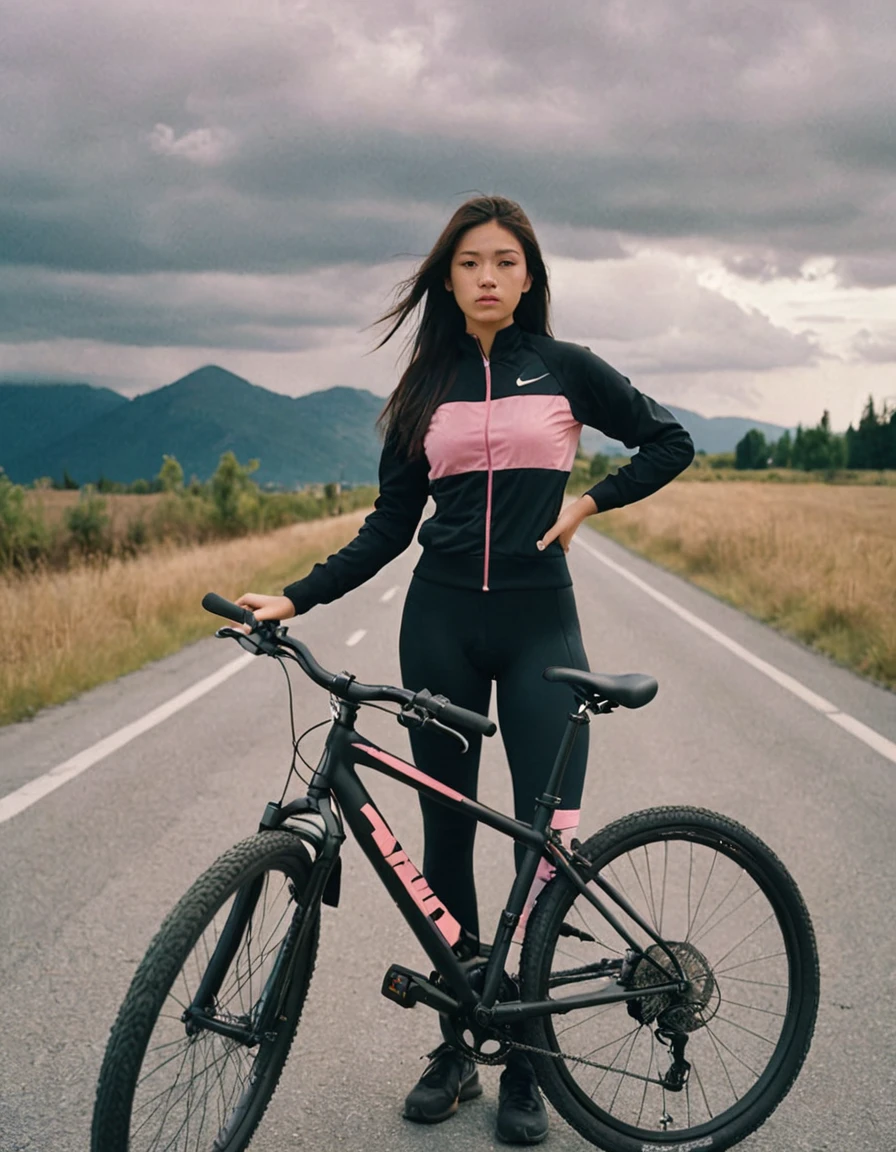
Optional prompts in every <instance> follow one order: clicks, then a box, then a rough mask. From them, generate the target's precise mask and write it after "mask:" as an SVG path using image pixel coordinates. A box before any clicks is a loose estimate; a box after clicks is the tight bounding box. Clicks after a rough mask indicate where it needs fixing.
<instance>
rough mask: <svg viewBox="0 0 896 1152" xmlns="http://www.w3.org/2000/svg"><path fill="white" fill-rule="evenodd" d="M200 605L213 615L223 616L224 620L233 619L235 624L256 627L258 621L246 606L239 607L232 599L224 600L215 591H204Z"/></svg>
mask: <svg viewBox="0 0 896 1152" xmlns="http://www.w3.org/2000/svg"><path fill="white" fill-rule="evenodd" d="M202 607H203V608H204V609H205V610H206V612H211V613H212V615H214V616H223V617H224V619H225V620H234V621H235V622H236V623H237V624H248V625H249V627H250V628H252V629H255V628H257V627H258V621H257V620H256V619H255V616H254V614H253V613H252V612H251V611H250V609H248V608H240V606H239V604H234V603H233V601H232V600H225V599H224V597H223V596H219V595H218V593H217V592H206V594H205V595H204V596H203V597H202Z"/></svg>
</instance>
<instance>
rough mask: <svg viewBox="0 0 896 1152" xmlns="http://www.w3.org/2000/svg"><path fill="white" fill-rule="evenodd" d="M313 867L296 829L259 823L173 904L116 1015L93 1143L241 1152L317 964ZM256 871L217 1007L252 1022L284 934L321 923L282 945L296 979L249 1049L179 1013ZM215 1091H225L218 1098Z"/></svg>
mask: <svg viewBox="0 0 896 1152" xmlns="http://www.w3.org/2000/svg"><path fill="white" fill-rule="evenodd" d="M310 868H311V862H310V859H309V856H308V853H307V851H306V849H305V847H304V845H303V844H302V842H301V841H300V840H299V839H298V837H297V836H295V835H294V834H292V833H290V832H288V831H268V832H261V833H258V834H256V835H255V836H252V837H250V838H249V839H247V840H244V841H242V842H241V843H239V844H237V845H235V846H234V847H233V848H231V849H230V850H229V851H227V852H225V853H224V854H223V855H222V856H220V857H219V858H218V860H216V861H215V863H214V864H212V866H211V867H210V868H209V869H208V870H207V871H206V872H205V873H204V874H203V875H202V876H201V877H200V878H199V879H198V880H197V881H196V882H195V884H194V885H193V886H192V887H191V888H190V889H189V891H188V892H187V893H186V894H185V895H184V896H183V898H182V899H181V900H180V902H179V903H178V904H177V905H176V906H175V907H174V908H173V909H172V911H171V912H170V913H169V915H168V917H167V918H166V920H165V921H164V923H163V924H162V926H161V928H160V929H159V931H158V933H157V935H156V937H155V939H154V940H153V941H152V943H151V944H150V946H149V949H148V951H147V953H146V955H145V957H144V958H143V960H142V962H141V963H140V965H139V967H138V968H137V971H136V972H135V974H134V977H133V980H132V982H131V986H130V988H129V990H128V992H127V994H126V996H125V999H124V1001H123V1003H122V1006H121V1008H120V1010H119V1013H118V1017H117V1019H116V1021H115V1023H114V1025H113V1026H112V1030H111V1034H110V1037H109V1041H108V1045H107V1048H106V1054H105V1058H104V1060H103V1065H102V1068H101V1070H100V1076H99V1081H98V1084H97V1094H96V1101H95V1105H94V1113H93V1124H92V1130H91V1149H92V1152H152V1150H154V1149H162V1148H165V1149H170V1150H171V1152H177V1150H179V1149H182V1148H183V1149H186V1148H187V1147H189V1148H190V1149H203V1150H204V1149H209V1150H211V1149H212V1148H214V1150H215V1152H241V1150H242V1149H244V1148H245V1147H246V1146H247V1144H248V1143H249V1141H250V1140H251V1138H252V1135H253V1133H254V1131H255V1129H256V1128H257V1126H258V1123H259V1121H260V1120H261V1117H262V1115H263V1114H264V1111H265V1109H266V1108H267V1105H268V1103H269V1101H270V1099H271V1096H272V1095H273V1093H274V1089H275V1088H276V1086H277V1082H278V1080H279V1078H280V1073H281V1071H282V1069H283V1065H284V1064H285V1062H286V1058H287V1056H288V1055H289V1051H290V1048H291V1046H292V1041H293V1037H294V1035H295V1032H296V1028H297V1026H298V1023H299V1017H300V1016H301V1012H302V1007H303V1005H304V1002H305V997H306V995H307V992H308V986H309V983H310V980H311V974H312V972H313V969H314V962H315V958H316V954H317V942H318V935H319V928H320V910H319V906H317V907H308V908H303V907H302V906H301V903H300V902H301V898H302V893H303V892H304V891H305V887H306V884H307V880H308V875H309V872H310ZM253 882H254V883H255V884H256V886H257V887H258V890H259V895H258V899H257V902H256V903H255V904H254V912H253V914H252V917H251V919H250V922H249V924H248V925H247V929H246V931H245V933H244V934H243V935H242V936H241V938H240V940H239V945H238V950H237V951H236V954H235V955H234V956H233V958H232V962H231V963H230V965H229V966H228V969H227V973H226V976H225V977H224V980H223V982H222V983H221V985H220V988H219V991H218V993H217V994H216V997H215V1009H214V1012H215V1015H216V1016H220V1018H221V1019H224V1020H227V1021H232V1022H239V1023H240V1026H244V1025H246V1026H248V1022H249V1021H250V1020H251V1019H252V1012H253V1010H255V1009H256V1008H257V1003H258V1000H257V998H258V996H259V995H260V994H261V990H262V988H263V987H265V984H266V983H267V981H268V978H269V977H270V975H271V969H272V967H273V964H274V962H275V960H276V958H277V957H278V955H281V949H283V948H284V947H285V948H286V950H287V952H288V950H289V949H290V945H289V944H288V943H287V944H286V945H284V939H285V938H286V933H287V931H288V930H289V929H290V926H291V928H292V931H291V937H290V938H291V939H292V940H293V941H294V940H295V931H296V929H297V928H298V918H301V917H306V916H309V915H310V916H313V917H314V922H313V924H312V925H311V926H310V931H309V934H308V935H307V936H306V937H305V941H304V943H303V946H302V950H301V954H298V953H296V954H295V955H294V956H292V955H291V953H290V954H289V955H287V952H284V953H283V954H282V958H281V964H282V963H283V962H284V961H288V963H287V964H286V966H285V969H284V968H282V967H281V968H280V969H279V971H281V972H282V971H284V970H289V971H291V973H292V978H291V981H290V984H289V987H288V989H287V990H286V992H285V1000H284V1001H283V1004H282V1011H281V1012H280V1014H279V1017H278V1022H277V1024H276V1026H275V1028H274V1029H273V1031H268V1033H267V1035H266V1038H264V1039H262V1041H261V1042H260V1043H259V1044H257V1045H256V1046H255V1047H252V1048H249V1047H247V1046H246V1045H244V1044H242V1043H241V1042H239V1041H237V1040H232V1039H230V1038H228V1037H225V1036H222V1035H221V1034H220V1033H216V1032H213V1031H209V1030H207V1029H204V1028H202V1029H200V1030H199V1031H198V1032H194V1034H193V1035H190V1034H189V1031H188V1028H187V1026H186V1025H185V1024H184V1023H183V1020H182V1017H181V1013H182V1011H183V1010H184V1009H185V1008H186V1007H187V1006H188V1005H189V1004H190V1003H191V1000H192V997H193V996H194V995H195V991H196V987H197V986H198V984H199V980H200V978H201V975H202V973H203V972H204V970H205V968H206V966H207V964H208V957H209V955H210V954H211V951H212V950H213V948H214V945H215V943H216V942H217V940H218V939H220V930H221V927H222V926H223V924H224V922H225V921H226V915H227V911H228V908H229V907H230V906H231V904H232V899H233V898H234V897H235V895H236V893H238V892H239V891H240V890H243V889H244V888H245V886H247V885H252V883H253ZM274 984H276V978H275V980H274V981H272V986H271V987H269V988H268V992H269V993H271V992H273V994H275V995H276V994H277V992H280V991H282V985H281V987H279V988H278V987H273V985H274ZM247 989H248V990H247ZM206 1057H208V1059H206ZM172 1077H173V1080H172V1079H171V1078H172ZM169 1081H170V1083H169ZM203 1093H204V1098H200V1097H202V1096H203ZM213 1093H216V1094H217V1098H216V1099H213V1100H210V1099H209V1096H210V1095H211V1094H213Z"/></svg>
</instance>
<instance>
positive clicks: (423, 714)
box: [398, 706, 470, 755]
mask: <svg viewBox="0 0 896 1152" xmlns="http://www.w3.org/2000/svg"><path fill="white" fill-rule="evenodd" d="M398 723H399V724H401V726H402V727H403V728H426V727H427V726H428V725H430V724H433V725H435V727H436V728H439V729H441V731H442V732H444V733H446V735H448V736H453V737H454V739H455V740H457V741H458V742H459V743H460V746H461V755H463V753H464V752H469V750H470V742H469V741H468V740H467V738H466V736H464V735H463V733H462V732H458V731H456V730H455V729H454V728H449V727H448V725H447V724H443V723H442V722H441V720H437V719H436V718H435V716H433V715H432V714H431V713H430V712H427V711H425V710H424V709H422V708H415V707H413V706H406V707H404V708H402V710H401V711H400V712H399V713H398Z"/></svg>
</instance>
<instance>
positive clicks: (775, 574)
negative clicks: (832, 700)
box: [591, 481, 896, 688]
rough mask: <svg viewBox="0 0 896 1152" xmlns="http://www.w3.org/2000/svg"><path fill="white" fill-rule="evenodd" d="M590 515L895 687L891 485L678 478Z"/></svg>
mask: <svg viewBox="0 0 896 1152" xmlns="http://www.w3.org/2000/svg"><path fill="white" fill-rule="evenodd" d="M591 523H592V524H593V525H594V526H595V527H596V528H598V529H599V530H600V531H602V532H605V533H606V534H607V535H608V536H611V537H612V538H613V539H615V540H618V541H619V542H620V543H622V544H625V545H626V546H628V547H630V548H632V549H633V550H634V551H637V552H639V553H641V554H643V555H645V556H647V557H648V558H649V559H651V560H655V561H656V562H657V563H659V564H662V565H663V566H664V567H666V568H669V569H671V570H672V571H675V572H678V573H680V574H681V575H683V576H686V577H687V578H688V579H690V580H693V581H694V583H696V584H699V585H700V586H701V587H703V588H706V589H707V590H708V591H710V592H713V593H715V594H716V595H717V596H720V597H722V598H723V599H725V600H727V601H729V602H730V603H731V604H734V605H736V606H737V607H739V608H742V609H744V610H745V611H747V612H749V613H750V614H751V615H753V616H756V617H758V618H759V619H761V620H765V621H767V622H768V623H770V624H772V625H774V626H775V627H776V628H779V629H781V630H782V631H784V632H787V633H789V634H790V635H793V636H796V637H797V638H799V639H800V640H803V641H804V642H806V643H808V644H811V645H813V646H814V647H816V648H818V649H819V650H820V651H822V652H825V653H827V654H828V655H830V656H832V657H833V658H834V659H835V660H838V661H840V662H841V663H843V664H846V665H848V666H849V667H851V668H854V669H856V670H857V671H859V672H861V673H863V674H864V675H867V676H870V677H871V678H873V679H875V680H878V681H880V682H882V683H884V684H887V685H889V686H890V687H893V688H896V488H894V487H868V486H853V485H847V486H839V485H832V484H787V485H777V484H769V483H754V482H749V481H746V482H741V483H728V484H693V483H680V482H676V483H673V484H671V485H669V487H667V488H664V489H663V490H662V491H660V492H658V493H656V494H655V495H654V496H651V497H650V498H649V499H648V500H645V501H642V502H641V503H639V504H634V505H632V506H631V507H629V508H622V509H618V510H616V511H613V512H608V513H605V514H604V515H602V516H599V517H597V518H596V519H595V520H593V521H591Z"/></svg>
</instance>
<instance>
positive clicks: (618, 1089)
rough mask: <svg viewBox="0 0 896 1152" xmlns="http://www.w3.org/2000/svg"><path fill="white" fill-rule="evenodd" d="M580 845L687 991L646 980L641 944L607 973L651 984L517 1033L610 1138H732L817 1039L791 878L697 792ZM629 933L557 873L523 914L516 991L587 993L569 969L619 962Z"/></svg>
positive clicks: (583, 1122)
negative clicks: (675, 964) (696, 799)
mask: <svg viewBox="0 0 896 1152" xmlns="http://www.w3.org/2000/svg"><path fill="white" fill-rule="evenodd" d="M579 852H580V854H581V855H582V856H584V857H585V858H586V859H587V860H588V861H589V867H588V868H587V869H586V870H585V872H584V873H583V875H585V876H594V875H596V874H597V873H598V872H599V873H600V874H601V875H602V877H603V878H604V879H605V880H607V881H608V882H609V883H610V884H612V885H613V886H614V887H615V888H616V889H617V890H618V891H620V892H621V893H622V894H623V895H624V896H625V897H626V898H627V899H628V900H629V902H630V903H631V904H632V905H633V906H635V908H636V910H637V911H639V912H640V913H641V915H642V916H643V918H644V919H645V920H646V921H647V922H648V923H650V924H651V926H652V927H654V929H656V931H657V933H658V935H660V936H661V937H662V939H663V940H664V941H665V942H666V943H667V944H668V945H669V946H670V948H671V949H672V951H673V952H674V954H675V955H676V958H677V959H678V960H679V962H680V963H681V965H682V967H683V968H684V970H685V972H686V974H687V976H688V978H689V980H690V982H691V983H690V987H689V992H688V993H686V994H684V995H680V994H675V995H651V994H650V993H649V986H650V983H651V982H653V983H655V982H656V980H658V979H659V980H660V981H662V979H664V978H665V977H664V976H660V974H659V972H658V971H657V968H656V966H655V964H651V962H650V960H644V959H642V960H640V961H639V962H638V963H636V964H634V965H632V964H631V963H629V965H628V966H627V969H628V970H627V971H626V970H625V968H624V969H623V971H622V972H620V973H619V974H617V975H615V976H614V975H607V974H606V972H605V974H604V975H603V976H602V977H601V979H602V981H603V982H604V986H606V987H609V986H611V985H612V984H614V983H615V984H621V985H622V986H623V987H626V988H630V989H631V988H634V989H638V988H644V989H645V991H644V996H643V997H640V998H638V999H637V1000H635V1001H632V1002H631V1005H632V1006H631V1008H629V1006H628V1005H627V1004H626V1003H619V1002H617V1003H614V1004H609V1005H600V1006H598V1007H595V1006H592V1007H591V1008H588V1009H578V1010H575V1011H573V1012H569V1013H565V1014H555V1015H551V1016H544V1017H538V1018H535V1019H532V1020H530V1021H527V1022H526V1024H525V1025H524V1026H523V1028H522V1030H521V1033H520V1038H521V1040H522V1041H523V1042H524V1043H526V1044H528V1045H531V1046H532V1047H533V1048H536V1049H539V1050H540V1052H532V1053H530V1056H531V1059H532V1063H533V1066H534V1068H535V1072H536V1075H537V1077H538V1080H539V1083H540V1085H541V1087H542V1089H543V1090H544V1092H545V1095H546V1096H547V1097H548V1099H549V1100H550V1101H551V1103H552V1104H553V1105H554V1107H555V1108H556V1109H557V1111H558V1112H559V1113H560V1114H561V1115H562V1116H563V1117H564V1119H566V1120H567V1121H568V1122H569V1123H570V1124H571V1125H572V1127H573V1128H575V1129H576V1131H578V1132H579V1133H580V1134H581V1135H582V1136H584V1137H585V1139H586V1140H589V1141H591V1142H592V1143H593V1144H596V1145H597V1146H599V1147H600V1148H603V1149H605V1150H606V1152H651V1150H655V1152H659V1150H662V1152H675V1150H676V1149H680V1150H681V1152H685V1150H687V1152H691V1150H694V1152H696V1150H697V1149H700V1150H703V1149H711V1150H712V1152H721V1150H722V1149H725V1148H730V1147H731V1146H732V1145H734V1144H737V1143H738V1142H739V1141H741V1140H742V1139H744V1137H746V1136H747V1135H748V1134H749V1133H750V1132H752V1131H754V1130H755V1129H756V1128H758V1127H759V1126H760V1125H761V1124H762V1123H764V1121H765V1120H766V1119H768V1117H769V1116H770V1115H771V1113H772V1112H773V1111H774V1109H775V1108H776V1107H777V1106H778V1104H779V1103H780V1102H781V1100H783V1098H784V1097H785V1096H786V1094H787V1093H788V1092H789V1090H790V1088H791V1086H792V1085H793V1082H794V1080H795V1079H796V1077H797V1075H798V1073H799V1070H800V1068H801V1067H802V1064H803V1061H804V1060H805V1058H806V1055H807V1053H808V1050H809V1045H810V1043H811V1039H812V1033H813V1030H814V1026H815V1017H816V1012H817V1008H818V998H819V973H818V954H817V950H816V945H815V936H814V933H813V929H812V924H811V921H810V919H809V914H808V912H807V910H806V907H805V904H804V903H803V899H802V897H801V895H800V892H799V890H798V888H797V886H796V884H795V883H794V881H793V879H792V878H791V876H790V875H789V873H788V872H787V870H786V869H785V867H784V866H783V864H782V863H781V862H780V860H778V858H777V857H776V856H775V855H774V853H773V852H772V851H771V850H770V849H769V848H768V847H767V846H766V845H765V844H764V843H763V842H762V841H761V840H759V838H758V837H756V836H755V835H754V834H753V833H751V832H750V831H748V830H747V829H746V828H744V827H743V826H742V825H740V824H738V823H737V822H735V821H733V820H730V819H728V818H727V817H724V816H719V815H716V814H715V813H712V812H707V811H704V810H702V809H697V808H689V807H674V808H656V809H649V810H647V811H643V812H636V813H634V814H632V815H630V816H626V817H624V818H622V819H620V820H618V821H616V822H614V823H613V824H610V825H608V826H607V827H606V828H605V829H603V830H602V831H601V832H598V833H597V834H596V835H594V836H592V837H591V838H590V839H589V840H588V841H587V842H586V843H584V844H583V845H581V847H580V848H579ZM589 887H590V888H591V890H592V891H594V892H595V893H596V894H597V895H599V896H601V898H602V900H603V902H604V903H605V904H606V905H607V906H608V907H610V908H611V909H612V910H613V912H614V914H616V916H617V918H618V920H619V922H620V923H621V925H622V926H623V927H625V928H626V929H628V930H629V931H630V932H631V934H632V935H633V936H634V938H635V940H636V942H637V943H638V944H639V945H640V946H641V947H642V948H647V947H650V948H652V951H651V952H650V954H649V955H650V956H652V957H653V959H654V960H656V961H658V962H660V961H662V960H664V959H665V960H666V970H667V971H668V970H671V969H672V963H671V961H669V960H668V958H667V957H665V956H664V954H663V953H662V951H661V950H660V949H658V948H657V946H656V945H651V944H650V940H649V938H648V937H647V934H646V933H645V932H644V931H643V930H642V929H640V928H637V927H636V926H635V923H634V921H633V920H632V919H631V918H630V917H629V916H628V915H627V914H626V913H624V912H621V911H619V910H618V909H617V907H616V906H615V905H614V904H613V903H612V902H611V901H610V900H609V899H608V898H607V897H606V896H604V895H603V894H602V893H601V892H600V890H599V889H598V888H597V886H596V885H593V884H592V885H589ZM570 929H572V930H573V931H570ZM576 932H578V933H579V935H578V936H577V935H576ZM585 937H589V938H590V939H586V938H585ZM626 948H627V945H626V944H625V942H624V940H623V938H622V937H621V936H620V935H619V933H618V931H617V930H616V929H615V928H614V927H613V926H612V925H611V924H610V923H609V922H608V921H607V920H605V918H604V917H603V916H602V915H601V914H600V912H598V910H597V909H596V908H594V906H593V905H592V904H590V903H589V902H588V901H587V900H586V899H585V897H584V896H583V895H582V894H580V893H579V892H577V890H576V889H575V888H574V886H573V885H572V884H571V883H570V881H569V880H567V879H566V878H565V877H563V876H562V875H559V874H558V875H557V876H556V877H555V878H554V879H553V880H552V881H551V882H550V884H548V885H547V886H546V887H545V889H544V890H543V892H542V894H541V896H540V897H539V900H538V902H537V904H536V907H535V909H534V910H533V913H532V916H531V918H530V921H529V925H528V928H527V931H526V936H525V940H524V944H523V952H522V956H521V961H520V982H521V996H522V998H523V999H524V1000H544V999H547V998H553V996H552V989H556V990H558V997H557V998H560V997H562V995H563V992H562V989H563V988H567V994H569V988H568V986H569V985H572V994H578V993H581V992H583V991H584V990H586V989H588V987H589V984H588V983H587V982H584V983H583V982H581V981H579V980H576V977H575V973H582V972H583V970H584V969H585V968H586V966H587V965H588V964H594V963H597V961H598V960H603V959H608V960H612V961H616V962H618V961H619V960H622V962H623V965H625V950H626ZM571 964H572V965H576V964H578V965H579V967H578V968H577V967H575V966H573V967H570V965H571ZM639 973H640V975H639ZM552 974H553V976H552ZM585 976H587V973H585ZM598 986H599V985H598ZM595 987H596V985H595V982H594V978H591V983H590V988H591V989H594V988H595ZM747 1001H750V1002H749V1003H748V1002H747ZM670 1022H671V1028H672V1030H673V1031H674V1030H676V1029H677V1030H678V1032H679V1034H680V1033H682V1032H683V1033H684V1034H685V1035H686V1036H687V1043H686V1045H685V1049H684V1053H683V1055H684V1059H685V1060H687V1062H688V1063H689V1064H690V1069H689V1070H686V1071H685V1072H684V1076H685V1078H686V1079H685V1083H684V1084H683V1085H680V1086H679V1087H678V1090H677V1091H676V1090H673V1089H672V1088H670V1087H668V1086H667V1084H664V1083H663V1078H664V1077H667V1076H670V1075H671V1073H670V1068H671V1064H672V1059H671V1047H670V1045H669V1041H668V1036H669V1026H670ZM661 1031H663V1032H664V1034H665V1035H664V1038H663V1039H661V1037H660V1035H658V1033H660V1032H661ZM664 1040H665V1042H664ZM547 1053H550V1055H548V1054H547ZM561 1054H563V1055H561ZM570 1057H573V1058H572V1059H570ZM575 1057H578V1058H579V1059H575ZM585 1061H590V1063H586V1062H585ZM664 1066H665V1067H664ZM679 1072H680V1067H679ZM672 1079H673V1082H677V1079H680V1076H679V1077H678V1078H676V1077H675V1076H672Z"/></svg>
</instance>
